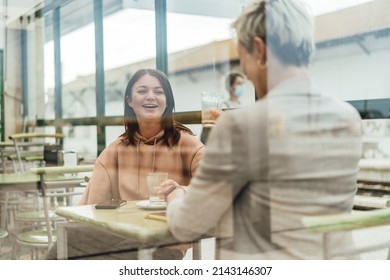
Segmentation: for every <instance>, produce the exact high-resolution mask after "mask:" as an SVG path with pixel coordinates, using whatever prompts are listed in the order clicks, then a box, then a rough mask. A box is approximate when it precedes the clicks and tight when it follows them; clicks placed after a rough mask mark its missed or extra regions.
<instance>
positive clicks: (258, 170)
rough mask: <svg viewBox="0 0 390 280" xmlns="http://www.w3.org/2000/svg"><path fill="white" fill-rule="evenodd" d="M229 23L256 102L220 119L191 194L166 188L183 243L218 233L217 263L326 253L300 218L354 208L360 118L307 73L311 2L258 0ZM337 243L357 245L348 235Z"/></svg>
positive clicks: (175, 227) (311, 41)
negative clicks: (328, 93)
mask: <svg viewBox="0 0 390 280" xmlns="http://www.w3.org/2000/svg"><path fill="white" fill-rule="evenodd" d="M232 26H233V28H234V29H235V30H236V33H237V39H238V52H239V56H240V62H241V68H242V70H243V73H244V74H245V75H246V76H247V77H248V79H249V80H250V81H251V82H252V83H253V84H254V86H255V88H256V92H257V95H258V98H259V100H258V101H257V102H256V103H255V104H253V105H251V106H249V107H246V108H240V109H237V110H232V111H229V112H226V113H224V114H222V115H221V116H220V118H219V119H218V121H217V124H216V126H215V127H214V128H213V130H212V131H211V133H210V137H209V139H208V142H207V148H206V153H205V156H204V159H203V161H202V163H201V164H200V166H199V169H198V172H197V174H196V176H195V177H193V178H192V180H191V182H190V187H189V188H188V192H187V193H186V194H185V193H183V192H182V191H180V189H176V190H173V191H172V192H170V193H169V195H166V194H167V192H164V191H163V192H162V194H164V193H165V197H166V200H167V201H168V203H169V204H168V208H167V216H168V223H169V227H170V229H171V231H172V233H173V234H174V236H175V237H176V238H178V239H179V240H182V241H189V240H193V239H196V238H198V237H199V236H201V235H202V234H204V233H207V232H209V233H212V234H214V235H216V236H217V237H218V251H217V258H220V259H321V258H323V256H322V252H323V251H322V250H323V248H322V245H323V243H322V240H323V239H322V236H320V235H315V234H311V233H308V232H306V231H305V230H304V229H303V226H302V222H301V219H302V217H303V216H310V215H327V214H335V213H350V212H351V210H352V206H353V197H354V194H355V191H356V177H357V170H358V161H359V159H360V153H361V141H362V139H361V119H360V116H359V114H358V112H357V111H356V110H355V109H354V108H353V107H352V106H350V105H349V104H347V103H345V102H342V101H339V100H336V99H334V98H332V97H329V96H327V95H325V94H324V93H323V92H322V91H321V90H320V89H319V88H317V86H316V85H315V83H314V82H313V81H312V79H311V78H310V76H309V71H308V66H309V62H310V59H311V56H312V55H313V52H314V38H313V20H312V17H311V16H310V14H309V12H308V10H307V7H306V6H304V5H303V4H301V3H300V2H298V1H293V0H256V1H253V2H252V3H250V4H248V5H247V6H246V7H245V8H244V10H243V11H242V14H241V15H240V16H239V17H238V18H237V19H236V20H235V21H234V22H233V24H232ZM166 187H167V188H168V186H166ZM331 244H332V245H331V248H328V249H330V250H332V249H333V248H348V247H350V246H353V242H352V238H351V236H350V235H349V234H339V235H334V236H333V238H332V240H331ZM351 258H352V256H351Z"/></svg>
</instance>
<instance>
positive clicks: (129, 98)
mask: <svg viewBox="0 0 390 280" xmlns="http://www.w3.org/2000/svg"><path fill="white" fill-rule="evenodd" d="M126 100H127V105H129V106H130V107H133V106H132V105H131V97H127V99H126Z"/></svg>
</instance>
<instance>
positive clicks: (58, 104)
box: [53, 7, 63, 119]
mask: <svg viewBox="0 0 390 280" xmlns="http://www.w3.org/2000/svg"><path fill="white" fill-rule="evenodd" d="M53 42H54V76H55V86H54V91H55V118H56V119H62V116H63V110H62V64H61V10H60V7H56V8H55V9H54V10H53Z"/></svg>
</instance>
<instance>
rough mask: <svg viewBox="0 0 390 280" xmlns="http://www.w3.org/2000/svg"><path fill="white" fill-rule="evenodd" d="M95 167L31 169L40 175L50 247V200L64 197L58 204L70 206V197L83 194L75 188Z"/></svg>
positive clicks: (52, 238) (51, 234)
mask: <svg viewBox="0 0 390 280" xmlns="http://www.w3.org/2000/svg"><path fill="white" fill-rule="evenodd" d="M93 167H94V166H93V165H79V166H71V167H64V166H54V167H40V168H32V169H31V172H33V173H35V174H38V175H39V176H40V185H39V189H40V196H41V197H42V203H43V210H44V214H45V224H46V230H47V234H48V243H49V244H48V245H49V248H50V247H51V246H52V244H53V242H54V237H53V232H52V226H51V220H50V215H49V210H51V209H53V207H50V202H53V201H56V200H57V199H59V198H62V199H63V200H62V201H61V202H62V204H61V205H57V206H70V205H71V203H70V201H71V200H70V198H71V197H73V196H76V195H81V194H82V191H79V190H77V189H76V190H75V188H76V187H79V186H80V184H81V183H83V182H85V179H84V177H85V176H88V175H90V174H89V173H90V172H92V170H93ZM65 199H66V200H65ZM57 206H55V207H54V208H56V207H57Z"/></svg>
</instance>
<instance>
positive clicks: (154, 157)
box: [137, 137, 157, 195]
mask: <svg viewBox="0 0 390 280" xmlns="http://www.w3.org/2000/svg"><path fill="white" fill-rule="evenodd" d="M140 143H141V139H138V141H137V195H139V194H140V187H139V177H140V167H139V157H140V155H139V154H140V152H139V149H140V148H139V146H140ZM156 143H157V137H155V138H154V141H153V165H152V172H155V171H156Z"/></svg>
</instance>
